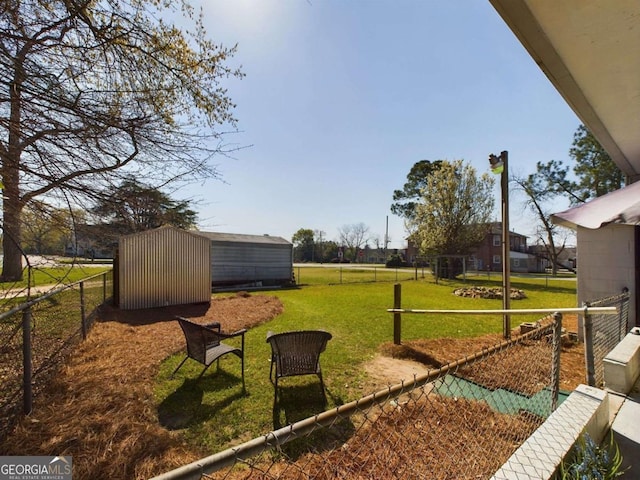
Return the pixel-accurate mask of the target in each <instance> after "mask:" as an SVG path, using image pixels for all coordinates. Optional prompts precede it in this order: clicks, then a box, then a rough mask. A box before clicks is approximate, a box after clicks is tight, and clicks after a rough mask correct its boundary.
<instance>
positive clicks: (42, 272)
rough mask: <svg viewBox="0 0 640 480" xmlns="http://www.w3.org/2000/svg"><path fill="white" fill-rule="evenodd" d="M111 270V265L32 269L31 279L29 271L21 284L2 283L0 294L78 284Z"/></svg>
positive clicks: (25, 273) (24, 275)
mask: <svg viewBox="0 0 640 480" xmlns="http://www.w3.org/2000/svg"><path fill="white" fill-rule="evenodd" d="M107 270H111V266H110V265H100V266H94V265H78V266H72V265H69V266H59V267H43V268H33V269H31V276H30V277H29V275H28V273H27V270H25V271H24V273H23V279H22V281H20V282H2V283H0V292H1V291H7V290H14V289H19V288H26V287H27V285H30V286H31V287H39V286H43V285H54V284H58V283H64V284H70V283H74V282H78V281H80V280H82V279H85V278H87V277H91V276H93V275H97V274H99V273H102V272H106V271H107Z"/></svg>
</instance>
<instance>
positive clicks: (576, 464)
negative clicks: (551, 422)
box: [556, 433, 624, 480]
mask: <svg viewBox="0 0 640 480" xmlns="http://www.w3.org/2000/svg"><path fill="white" fill-rule="evenodd" d="M621 466H622V455H620V450H619V449H618V445H617V444H616V443H615V442H614V440H613V434H612V435H611V436H610V439H609V445H596V443H595V442H594V441H593V439H592V438H591V437H590V436H589V434H588V433H585V434H583V435H582V436H581V437H580V439H579V440H578V443H576V445H575V446H574V448H573V456H572V460H571V462H570V463H568V464H567V463H565V462H562V464H561V465H560V472H559V475H557V476H556V478H557V480H582V479H594V480H595V479H597V480H610V479H613V478H617V477H620V476H621V475H623V474H624V471H623V470H621V469H620V468H621Z"/></svg>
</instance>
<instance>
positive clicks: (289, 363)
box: [267, 330, 331, 396]
mask: <svg viewBox="0 0 640 480" xmlns="http://www.w3.org/2000/svg"><path fill="white" fill-rule="evenodd" d="M329 340H331V334H330V333H329V332H325V331H322V330H300V331H292V332H284V333H273V332H268V333H267V343H269V344H270V345H271V369H270V371H269V379H270V380H271V382H272V383H273V384H274V388H275V394H276V396H277V394H278V380H279V379H280V378H283V377H290V376H294V375H311V374H313V375H317V376H318V378H319V379H320V385H321V386H322V391H323V392H324V381H323V379H322V369H321V368H320V354H321V353H322V352H324V351H325V348H326V346H327V342H328V341H329ZM274 371H275V378H274Z"/></svg>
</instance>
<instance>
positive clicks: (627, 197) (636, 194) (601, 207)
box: [551, 182, 640, 230]
mask: <svg viewBox="0 0 640 480" xmlns="http://www.w3.org/2000/svg"><path fill="white" fill-rule="evenodd" d="M551 221H552V222H553V223H555V224H557V225H562V226H564V227H568V228H572V229H574V230H575V229H576V228H577V227H585V228H590V229H597V228H601V227H604V226H605V225H608V224H610V223H618V224H623V225H640V182H636V183H632V184H631V185H627V186H626V187H624V188H621V189H620V190H616V191H614V192H611V193H607V194H606V195H603V196H601V197H598V198H595V199H593V200H591V201H589V202H587V203H583V204H582V205H578V206H577V207H574V208H570V209H569V210H565V211H564V212H560V213H555V214H553V215H551Z"/></svg>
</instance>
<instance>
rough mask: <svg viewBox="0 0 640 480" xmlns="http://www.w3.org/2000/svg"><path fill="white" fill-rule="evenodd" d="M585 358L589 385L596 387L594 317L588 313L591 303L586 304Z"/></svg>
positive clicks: (584, 304) (584, 305)
mask: <svg viewBox="0 0 640 480" xmlns="http://www.w3.org/2000/svg"><path fill="white" fill-rule="evenodd" d="M582 306H583V307H585V309H584V311H585V314H584V327H583V328H584V356H585V368H586V370H587V385H589V386H590V387H595V385H596V364H595V355H594V349H593V317H592V316H591V314H590V313H588V308H589V307H590V306H591V305H590V304H589V302H584V303H583V305H582Z"/></svg>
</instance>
